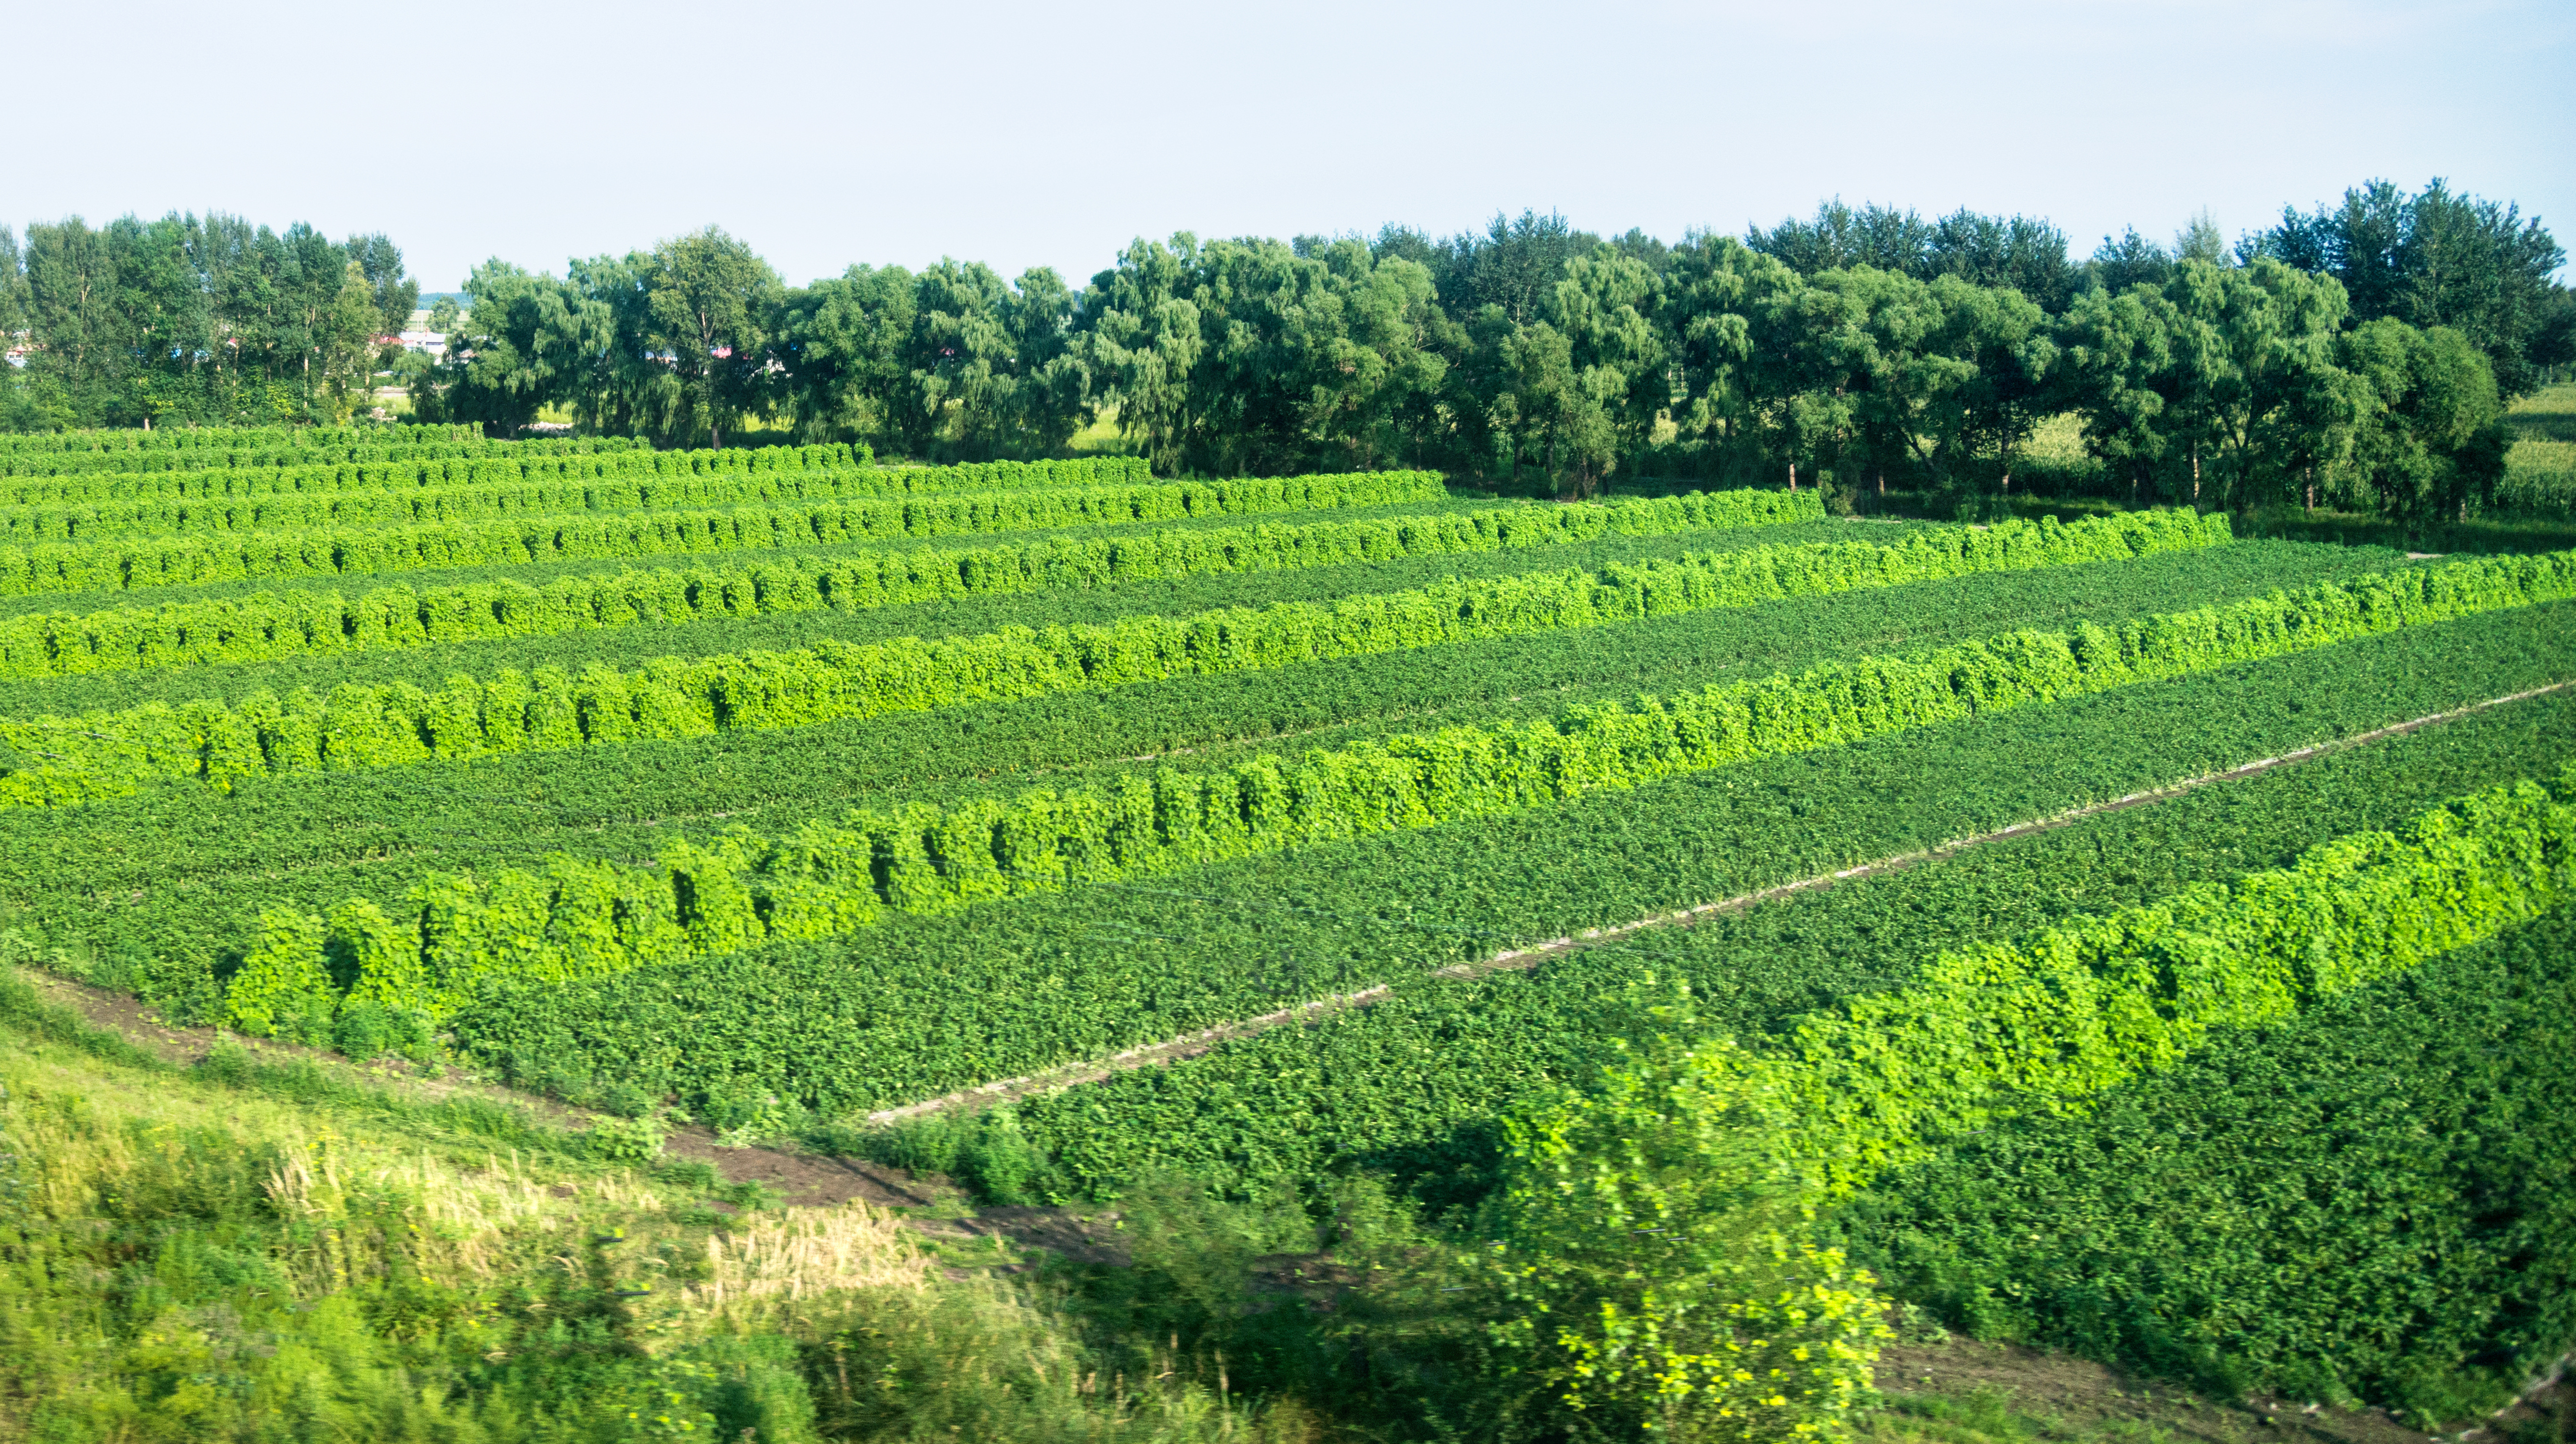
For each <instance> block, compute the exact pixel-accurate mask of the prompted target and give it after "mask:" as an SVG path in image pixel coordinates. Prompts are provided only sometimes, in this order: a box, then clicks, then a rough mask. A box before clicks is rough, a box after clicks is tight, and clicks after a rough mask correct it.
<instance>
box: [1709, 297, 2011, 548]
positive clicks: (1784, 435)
mask: <svg viewBox="0 0 2576 1444" xmlns="http://www.w3.org/2000/svg"><path fill="white" fill-rule="evenodd" d="M1755 344H1756V347H1757V351H1758V352H1759V354H1760V355H1761V356H1762V358H1763V362H1762V365H1761V367H1760V369H1759V371H1758V372H1757V375H1759V376H1760V377H1761V378H1762V381H1763V383H1765V384H1764V385H1763V389H1764V390H1765V391H1766V392H1767V393H1768V397H1769V399H1770V401H1771V408H1770V415H1771V424H1772V425H1773V426H1774V427H1775V428H1776V430H1777V431H1778V432H1779V434H1780V436H1781V439H1782V441H1783V442H1784V443H1785V447H1784V449H1786V450H1787V451H1789V453H1790V455H1791V458H1792V459H1793V460H1803V461H1805V462H1807V463H1808V464H1811V465H1826V464H1831V463H1832V462H1833V461H1834V460H1835V459H1836V458H1837V457H1838V456H1839V455H1841V454H1842V453H1844V452H1846V451H1848V450H1850V449H1851V448H1853V447H1855V446H1857V447H1858V448H1859V449H1860V450H1861V452H1862V456H1861V457H1860V458H1858V459H1863V460H1866V461H1868V462H1869V463H1871V464H1874V465H1885V464H1888V463H1890V462H1893V463H1895V464H1898V465H1903V466H1906V467H1908V468H1910V469H1914V470H1918V471H1919V472H1920V473H1922V474H1923V475H1924V476H1926V477H1927V478H1928V479H1929V480H1930V481H1931V483H1932V485H1933V486H1934V487H1935V488H1937V489H1939V490H1940V491H1942V492H1944V493H1945V494H1948V495H1950V496H1952V497H1954V498H1959V499H1965V498H1967V497H1969V496H1971V495H1973V494H1974V493H1976V492H1977V491H1978V490H1980V489H1981V488H1982V486H1983V485H1984V484H1985V483H1986V482H1987V481H1988V480H1989V479H1993V480H1997V481H1999V480H2000V479H2001V478H2003V477H2005V476H2008V475H2009V474H2010V468H2011V465H2012V458H2013V454H2014V451H2015V449H2016V448H2017V447H2018V446H2019V445H2020V444H2021V442H2022V441H2023V440H2024V439H2025V438H2026V437H2027V436H2028V434H2029V432H2030V429H2031V428H2032V426H2033V425H2035V424H2036V423H2037V421H2038V420H2039V419H2040V417H2041V416H2042V415H2043V414H2044V413H2045V410H2046V397H2045V392H2044V387H2045V383H2046V378H2047V372H2048V367H2049V365H2050V363H2051V362H2052V361H2053V359H2054V357H2055V342H2054V340H2053V339H2052V337H2051V335H2050V332H2049V328H2048V325H2047V317H2046V315H2045V314H2044V313H2043V312H2041V310H2040V309H2039V307H2038V306H2037V305H2036V304H2034V303H2033V302H2031V301H2029V300H2028V299H2026V298H2024V297H2023V296H2022V295H2021V294H2020V293H2018V292H2016V291H2011V290H2003V289H1996V288H1992V287H1985V286H1979V285H1977V284H1975V283H1974V282H1971V281H1967V280H1964V279H1962V278H1960V277H1957V276H1940V277H1936V278H1935V279H1933V280H1931V281H1929V282H1925V281H1918V280H1915V279H1914V278H1912V277H1910V276H1905V275H1901V274H1899V273H1896V272H1893V271H1882V270H1879V269H1877V268H1876V267H1872V266H1855V267H1853V268H1851V269H1849V270H1828V271H1823V272H1819V273H1818V274H1816V275H1814V276H1810V277H1807V278H1806V280H1805V282H1804V284H1803V285H1800V286H1798V287H1796V288H1794V289H1789V288H1780V289H1775V290H1773V291H1772V292H1771V293H1769V294H1768V295H1767V296H1765V297H1764V298H1763V300H1762V305H1761V317H1760V333H1759V334H1758V335H1757V338H1756V343H1755Z"/></svg>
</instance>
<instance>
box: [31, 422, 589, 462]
mask: <svg viewBox="0 0 2576 1444" xmlns="http://www.w3.org/2000/svg"><path fill="white" fill-rule="evenodd" d="M433 442H435V443H443V444H450V445H466V446H483V445H489V444H491V443H488V442H486V441H484V439H483V428H482V427H480V426H470V425H453V426H450V425H440V426H182V427H175V428H173V427H165V428H163V429H162V430H159V431H152V430H148V429H138V430H127V429H124V428H121V427H120V428H114V429H107V430H91V431H21V432H7V433H0V459H5V458H8V457H13V456H82V455H89V454H92V453H98V452H115V453H126V454H132V453H144V454H158V453H162V452H189V451H216V452H222V451H244V450H256V449H275V448H281V447H292V448H299V449H301V448H316V449H320V448H330V447H350V446H412V445H424V444H428V443H433ZM514 444H518V445H527V444H530V443H524V442H522V443H514ZM539 444H542V443H539ZM556 444H560V443H556ZM609 444H612V445H633V444H636V443H631V442H625V441H623V440H618V441H612V442H611V443H609Z"/></svg>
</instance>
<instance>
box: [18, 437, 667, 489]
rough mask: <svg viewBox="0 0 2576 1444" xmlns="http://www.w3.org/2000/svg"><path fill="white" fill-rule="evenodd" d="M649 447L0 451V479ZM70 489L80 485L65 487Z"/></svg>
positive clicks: (612, 454) (503, 460)
mask: <svg viewBox="0 0 2576 1444" xmlns="http://www.w3.org/2000/svg"><path fill="white" fill-rule="evenodd" d="M650 450H651V448H649V447H646V446H644V445H643V444H642V443H640V442H629V441H627V440H625V439H624V438H622V437H607V438H597V439H591V438H584V439H580V440H575V439H572V438H569V437H548V438H542V439H539V440H534V441H480V440H466V441H421V442H400V441H397V442H391V443H378V444H374V445H366V444H356V445H339V446H325V445H308V446H275V445H260V446H244V447H229V448H227V447H189V448H184V449H160V448H146V449H143V450H138V451H124V450H113V449H111V450H105V451H72V452H16V453H7V452H0V478H11V479H24V483H23V484H27V485H37V486H42V485H44V484H46V483H47V482H48V481H50V480H56V479H66V478H83V479H86V478H102V479H106V480H109V481H111V482H112V481H114V480H115V479H117V478H147V477H161V478H167V477H169V476H171V475H172V474H174V473H175V474H178V475H181V476H189V477H195V478H201V479H203V478H211V477H218V476H227V475H229V476H234V477H238V478H243V479H244V480H245V481H246V480H247V479H248V478H250V477H253V476H256V475H259V474H261V473H274V472H277V471H280V470H304V469H308V468H348V467H356V466H365V467H372V468H396V469H399V468H403V467H411V466H429V467H438V466H464V465H470V464H473V463H474V462H476V461H484V462H492V463H497V464H503V465H507V464H510V463H513V462H523V463H535V462H537V461H539V460H541V459H552V460H554V461H556V462H558V463H584V462H588V463H593V464H597V463H602V462H607V463H611V464H613V463H614V461H615V459H616V458H619V457H622V456H631V455H635V454H638V453H649V452H650ZM70 484H72V485H79V484H81V482H79V481H72V482H70Z"/></svg>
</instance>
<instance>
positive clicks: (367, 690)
mask: <svg viewBox="0 0 2576 1444" xmlns="http://www.w3.org/2000/svg"><path fill="white" fill-rule="evenodd" d="M2226 536H2227V531H2226V524H2225V522H2224V521H2223V520H2221V519H2211V520H2203V519H2201V518H2199V517H2195V516H2190V515H2188V514H2185V513H2178V512H2160V513H2126V514H2123V515H2120V516H2116V517H2106V518H2098V519H2095V520H2090V521H2085V522H2079V523H2077V524H2076V525H2075V526H2072V527H2063V526H2059V525H2056V524H2055V523H2054V522H2043V523H2041V524H2039V525H2037V526H2016V527H2011V528H1998V529H1992V530H1988V531H1983V532H1978V531H1971V530H1967V529H1964V528H1961V529H1953V530H1951V531H1949V532H1947V533H1933V534H1922V535H1918V536H1917V537H1915V538H1914V539H1912V540H1910V541H1908V542H1905V543H1902V544H1899V545H1897V546H1873V545H1870V544H1868V543H1834V542H1823V543H1817V544H1814V545H1810V546H1803V547H1758V548H1753V549H1749V550H1743V551H1731V552H1718V553H1712V554H1697V553H1684V554H1683V555H1682V556H1680V557H1678V558H1675V559H1673V560H1671V561H1650V562H1647V563H1645V564H1643V565H1640V566H1633V567H1632V566H1611V567H1608V568H1605V569H1603V570H1602V571H1600V572H1592V571H1588V570H1585V569H1583V568H1571V569H1567V570H1564V571H1551V572H1534V573H1525V574H1520V575H1509V576H1501V577H1487V578H1479V579H1476V580H1471V581H1460V580H1455V579H1452V580H1449V581H1444V582H1441V583H1438V584H1435V585H1433V586H1429V587H1422V588H1416V589H1412V590H1408V591H1399V592H1387V593H1379V594H1376V595H1363V596H1352V597H1345V598H1342V599H1340V600H1338V601H1335V602H1332V603H1329V604H1326V603H1316V602H1282V603H1278V604H1276V605H1273V606H1270V607H1266V608H1260V609H1252V608H1243V607H1228V608H1223V609H1220V610H1217V611H1213V612H1202V613H1198V614H1195V615H1190V616H1181V617H1162V616H1150V615H1149V616H1134V617H1126V618H1121V619H1120V620H1118V621H1116V622H1113V623H1110V624H1108V625H1104V626H1076V627H1049V628H1048V629H1046V630H1045V631H1044V632H1037V631H1032V630H1030V629H1028V628H1024V627H1023V628H1014V629H1011V630H1008V631H1004V632H1000V633H994V634H989V635H985V636H980V637H948V638H939V639H935V640H930V641H924V640H922V639H920V638H917V637H902V638H896V639H893V640H890V641H885V642H872V643H865V644H859V645H851V644H847V643H842V642H838V641H829V642H824V643H821V644H818V645H816V646H814V647H810V648H805V649H802V650H799V651H793V652H767V651H750V652H743V653H739V654H731V655H718V656H710V657H701V658H696V659H693V660H687V661H681V660H677V659H671V658H659V659H655V660H653V661H650V662H647V663H646V665H645V666H644V667H643V668H642V669H641V670H639V671H635V672H630V673H623V674H621V673H618V672H615V671H613V670H611V669H608V668H604V667H599V666H595V665H594V666H590V667H585V668H584V669H583V670H582V672H581V673H580V675H579V676H577V677H575V676H568V675H566V674H565V673H563V672H562V671H561V670H559V669H549V668H540V669H538V672H537V674H536V676H535V677H534V678H529V677H525V676H521V675H518V674H516V673H503V674H501V675H499V676H496V677H495V678H493V679H492V680H490V681H488V682H477V681H475V680H474V679H472V678H470V677H462V676H459V677H452V678H450V679H449V680H448V684H447V685H446V686H445V687H444V688H442V689H440V690H439V691H438V692H436V693H427V692H423V691H421V690H420V689H419V688H417V687H413V686H410V685H408V684H405V683H389V684H384V685H380V686H368V685H364V684H356V683H345V684H342V685H341V686H339V687H337V688H334V689H333V690H332V692H331V694H330V695H329V696H328V697H323V696H319V695H317V694H315V693H314V692H312V691H311V690H310V689H302V690H299V691H298V692H296V693H294V694H292V695H290V696H289V697H287V698H286V699H285V700H284V701H283V702H281V701H279V700H278V699H277V698H276V697H275V696H274V695H273V694H264V693H262V694H253V695H251V696H249V697H245V698H243V699H242V700H241V701H240V702H239V703H238V704H236V705H231V706H227V705H226V704H224V703H221V702H218V701H213V700H210V699H207V700H197V701H191V702H187V703H183V704H182V705H180V706H178V707H175V708H174V707H171V706H169V705H168V704H166V703H159V702H153V703H146V704H144V705H143V706H141V707H137V708H130V709H126V710H124V711H121V712H112V713H92V714H87V715H83V716H79V717H72V718H58V717H40V718H36V719H34V720H32V721H23V722H6V723H0V738H4V739H6V740H7V742H8V743H9V744H10V745H12V746H13V747H15V748H16V749H17V750H18V752H19V753H20V754H21V757H20V763H21V765H20V767H19V769H18V770H17V771H15V772H12V773H10V774H9V775H7V776H6V777H5V778H0V799H6V800H8V801H12V802H16V803H19V804H21V805H27V804H43V805H62V804H67V803H73V802H78V801H85V800H88V799H90V798H95V797H102V796H118V795H122V794H125V793H128V792H131V791H133V790H134V789H136V788H137V787H140V786H142V785H144V784H146V783H149V782H154V781H162V780H174V779H179V778H198V779H204V780H207V781H210V782H214V783H216V784H217V785H220V786H227V787H228V786H230V785H231V782H232V780H233V779H234V778H237V777H243V776H253V775H259V774H262V773H287V772H305V771H324V770H329V771H352V770H371V769H376V768H383V767H395V766H406V765H411V764H414V763H418V762H425V761H427V760H429V759H430V758H432V757H445V758H459V759H462V758H472V757H478V756H485V755H493V754H509V753H519V752H544V751H559V750H564V749H568V748H577V747H582V746H586V745H603V744H610V743H624V742H632V741H638V740H656V739H669V738H687V737H705V736H711V735H713V734H715V733H717V732H729V731H765V730H770V729H774V728H780V727H801V726H812V725H814V724H817V723H823V722H838V721H848V720H859V719H865V718H869V717H879V716H884V715H887V714H889V713H897V712H922V711H928V710H930V709H932V708H936V707H949V706H959V705H966V704H973V703H989V702H1004V701H1015V700H1019V699H1022V698H1028V697H1039V696H1047V695H1051V694H1057V693H1063V692H1071V691H1078V690H1084V689H1090V688H1106V687H1121V686H1128V685H1132V684H1134V683H1138V682H1149V681H1158V680H1161V679H1164V678H1168V677H1184V676H1197V675H1209V674H1217V673H1229V672H1248V671H1269V670H1274V669H1277V668H1281V667H1287V666H1295V665H1299V664H1303V663H1308V662H1315V661H1322V660H1326V659H1330V658H1337V657H1356V656H1371V655H1376V654H1379V653H1384V652H1392V651H1403V650H1407V649H1411V648H1415V647H1430V646H1441V645H1446V644H1453V643H1458V642H1464V641H1469V640H1472V639H1477V638H1484V637H1507V636H1523V635H1528V634H1532V633H1537V632H1549V631H1558V630H1564V629H1569V628H1582V627H1598V626H1606V625H1610V624H1612V623H1617V622H1625V621H1636V620H1643V619H1646V618H1652V617H1669V616H1680V615H1685V614H1688V613H1692V612H1701V611H1709V610H1713V609H1716V608H1721V607H1740V606H1749V605H1752V604H1754V603H1757V602H1764V601H1771V600H1775V599H1778V598H1782V597H1793V596H1822V595H1828V594H1831V593H1835V592H1844V591H1851V590H1856V589H1863V588H1872V587H1885V586H1895V585H1901V584H1905V583H1909V582H1919V581H1928V580H1934V579H1938V578H1945V577H1956V576H1964V575H1971V574H1975V573H1980V572H1995V571H2009V570H2027V569H2032V568H2039V567H2051V566H2071V565H2077V564H2080V563H2085V562H2092V561H2104V560H2121V561H2126V560H2130V559H2132V558H2134V557H2137V556H2141V555H2149V554H2154V553H2159V552H2167V551H2174V550H2185V549H2191V548H2197V547H2203V546H2208V545H2211V544H2213V543H2216V542H2220V541H2223V540H2225V538H2226ZM2524 570H2526V571H2532V572H2533V573H2534V574H2535V575H2538V574H2539V572H2540V571H2542V570H2545V569H2534V568H2525V569H2524ZM25 754H35V757H36V759H37V760H36V761H35V762H34V765H28V763H29V758H28V757H27V756H26V755H25Z"/></svg>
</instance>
